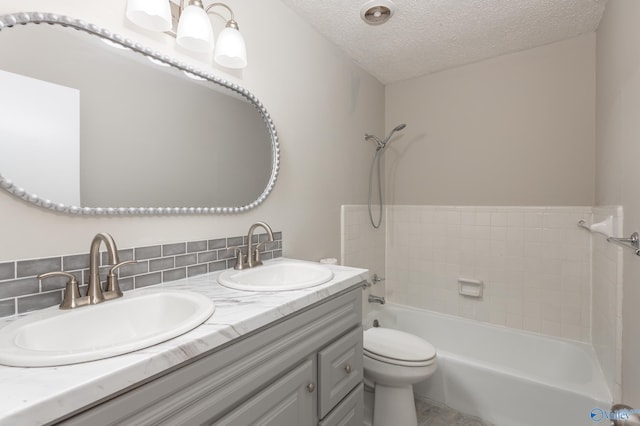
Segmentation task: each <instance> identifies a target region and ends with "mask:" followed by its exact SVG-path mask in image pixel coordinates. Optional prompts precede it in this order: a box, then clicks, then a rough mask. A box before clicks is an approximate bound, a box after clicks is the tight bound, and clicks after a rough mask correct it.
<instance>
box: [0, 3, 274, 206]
mask: <svg viewBox="0 0 640 426" xmlns="http://www.w3.org/2000/svg"><path fill="white" fill-rule="evenodd" d="M20 24H23V25H20ZM37 24H40V25H37ZM45 24H51V25H45ZM0 52H1V53H0V88H1V89H2V96H0V186H1V187H2V188H4V189H5V190H7V191H9V192H11V193H12V194H14V195H16V196H18V197H21V198H23V199H24V200H26V201H29V202H31V203H34V204H37V205H39V206H42V207H45V208H49V209H52V210H55V211H61V212H67V213H73V214H185V213H238V212H242V211H246V210H249V209H251V208H254V207H256V206H258V205H259V204H260V203H262V202H263V201H264V199H265V198H266V197H267V196H268V194H269V193H270V192H271V190H272V188H273V185H274V183H275V180H276V177H277V173H278V167H279V146H278V140H277V135H276V131H275V127H274V124H273V122H272V120H271V118H270V116H269V114H268V112H267V111H266V109H265V108H264V106H263V105H262V103H261V102H260V101H259V100H258V99H257V98H256V97H255V96H254V95H253V94H251V93H250V92H249V91H247V90H246V89H244V88H242V87H240V86H238V85H236V84H233V83H230V82H227V81H225V80H223V79H220V78H218V77H215V76H213V75H211V74H209V73H206V72H203V71H200V70H198V69H195V68H193V67H190V66H188V65H185V64H182V63H180V62H178V61H176V60H174V59H172V58H170V57H168V56H166V55H163V54H160V53H157V52H154V51H153V50H151V49H148V48H145V47H144V46H141V45H139V44H134V43H133V42H131V41H130V40H127V39H124V38H122V37H121V36H118V35H116V34H113V33H111V32H110V31H108V30H105V29H102V28H98V27H96V26H95V25H92V24H87V23H85V22H83V21H79V20H76V19H74V18H70V17H66V16H60V15H53V14H47V13H19V14H12V15H4V16H1V17H0Z"/></svg>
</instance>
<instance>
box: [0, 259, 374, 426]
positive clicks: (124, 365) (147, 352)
mask: <svg viewBox="0 0 640 426" xmlns="http://www.w3.org/2000/svg"><path fill="white" fill-rule="evenodd" d="M283 260H292V259H282V258H280V259H275V260H273V261H270V262H279V261H283ZM325 266H327V267H328V268H330V269H331V270H332V271H333V273H334V278H333V279H332V280H331V281H329V282H328V283H325V284H321V285H319V286H316V287H311V288H306V289H301V290H293V291H283V292H260V293H256V292H248V291H241V290H232V289H229V288H226V287H222V286H221V285H219V284H218V282H217V276H218V275H219V274H220V272H216V273H210V274H206V275H199V276H196V277H193V278H186V279H182V280H178V281H172V282H167V283H163V284H158V285H154V286H150V287H145V288H143V289H140V290H134V291H145V290H148V289H158V288H167V289H184V290H190V291H194V292H197V293H201V294H204V295H206V296H208V297H210V298H211V299H212V300H213V301H214V302H215V305H216V310H215V312H214V314H213V315H212V316H211V317H210V318H209V319H208V320H207V321H206V322H205V323H204V324H202V325H200V326H199V327H197V328H195V329H193V330H191V331H190V332H188V333H186V334H183V335H181V336H178V337H176V338H174V339H171V340H169V341H167V342H164V343H160V344H158V345H155V346H151V347H148V348H145V349H141V350H139V351H135V352H132V353H128V354H124V355H120V356H116V357H113V358H107V359H103V360H99V361H92V362H85V363H80V364H74V365H67V366H61V367H37V368H18V367H5V366H0V424H1V425H5V424H6V425H17V424H19V425H21V426H27V425H41V424H44V423H47V422H50V421H53V420H55V419H57V418H60V417H62V416H64V415H66V414H68V413H70V412H73V411H75V410H78V409H80V408H82V407H85V406H87V405H89V404H91V403H93V402H94V401H97V400H99V399H101V398H104V397H106V396H108V395H111V394H113V393H115V392H118V391H120V390H122V389H125V388H127V387H128V386H130V385H133V384H135V383H138V382H140V381H142V380H145V379H147V378H149V377H152V376H154V375H156V374H158V373H161V372H163V371H165V370H166V369H168V368H170V367H173V366H175V365H178V364H180V363H182V362H184V361H186V360H189V359H190V358H192V357H194V356H196V355H200V354H202V353H204V352H207V351H210V350H212V349H214V348H216V347H219V346H221V345H223V344H225V343H227V342H230V341H232V340H234V339H236V338H238V337H240V336H243V335H245V334H247V333H250V332H252V331H254V330H256V329H259V328H260V327H263V326H265V325H267V324H269V323H271V322H273V321H276V320H278V319H280V318H283V317H285V316H287V315H289V314H292V313H295V312H296V311H299V310H300V309H303V308H305V307H307V306H310V305H313V304H314V303H316V302H319V301H321V300H323V299H325V298H327V297H329V296H331V295H334V294H336V293H339V292H341V291H343V290H345V289H348V288H350V287H352V286H354V285H356V284H358V283H360V282H361V281H363V280H367V279H368V272H367V270H365V269H357V268H350V267H343V266H337V265H325ZM125 297H126V293H125ZM54 309H55V308H54ZM82 309H85V308H82ZM9 321H11V320H5V321H4V322H0V327H1V326H4V325H5V324H7V323H9Z"/></svg>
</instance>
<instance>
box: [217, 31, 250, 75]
mask: <svg viewBox="0 0 640 426" xmlns="http://www.w3.org/2000/svg"><path fill="white" fill-rule="evenodd" d="M213 59H214V60H215V61H216V63H218V64H220V65H222V66H223V67H227V68H244V67H246V66H247V47H246V45H245V43H244V38H242V34H240V31H238V30H237V29H235V28H231V27H226V28H225V29H223V30H222V31H221V32H220V35H218V43H217V45H216V50H215V54H214V56H213Z"/></svg>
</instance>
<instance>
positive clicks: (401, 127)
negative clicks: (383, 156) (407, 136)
mask: <svg viewBox="0 0 640 426" xmlns="http://www.w3.org/2000/svg"><path fill="white" fill-rule="evenodd" d="M405 127H407V125H406V124H398V125H397V126H396V127H394V128H393V130H392V131H391V133H389V136H387V138H386V139H385V140H384V141H383V142H382V146H383V147H384V146H385V145H386V144H387V142H389V139H391V136H393V134H394V133H395V132H399V131H400V130H402V129H404V128H405Z"/></svg>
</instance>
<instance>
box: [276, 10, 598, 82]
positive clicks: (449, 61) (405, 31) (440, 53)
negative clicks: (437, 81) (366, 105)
mask: <svg viewBox="0 0 640 426" xmlns="http://www.w3.org/2000/svg"><path fill="white" fill-rule="evenodd" d="M606 1H607V0H393V2H394V4H395V5H396V6H397V10H396V12H395V14H394V15H393V17H392V18H391V19H390V20H389V21H388V22H387V23H385V24H382V25H374V26H372V25H368V24H366V23H365V22H364V21H362V20H361V19H360V9H361V7H362V5H363V4H364V3H365V2H366V0H360V1H354V0H347V1H345V0H320V1H318V0H283V2H284V3H285V4H286V5H288V6H289V7H290V8H291V9H293V10H294V11H295V12H296V13H297V14H298V15H300V16H301V17H302V18H303V19H305V20H306V21H307V22H309V23H310V24H311V25H312V26H314V27H315V28H316V29H317V30H318V31H319V32H320V33H322V34H323V35H324V36H325V37H327V38H328V39H330V40H331V41H332V42H333V43H335V44H336V45H338V46H339V47H340V48H341V49H342V50H344V51H345V52H346V53H347V54H348V55H349V56H350V57H351V58H353V60H354V61H355V62H356V63H358V64H359V65H360V66H362V67H363V68H364V69H365V70H367V71H369V72H370V73H371V74H372V75H374V76H375V77H376V78H377V79H378V80H380V81H381V82H382V83H385V84H388V83H392V82H395V81H400V80H405V79H409V78H413V77H417V76H420V75H424V74H429V73H432V72H435V71H439V70H443V69H446V68H451V67H455V66H459V65H462V64H467V63H471V62H475V61H479V60H482V59H486V58H491V57H495V56H499V55H502V54H505V53H509V52H516V51H519V50H523V49H528V48H532V47H536V46H541V45H544V44H548V43H553V42H556V41H560V40H564V39H567V38H571V37H575V36H578V35H580V34H584V33H587V32H592V31H595V30H596V28H597V27H598V23H599V21H600V18H601V17H602V13H603V11H604V7H605V3H606Z"/></svg>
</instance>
